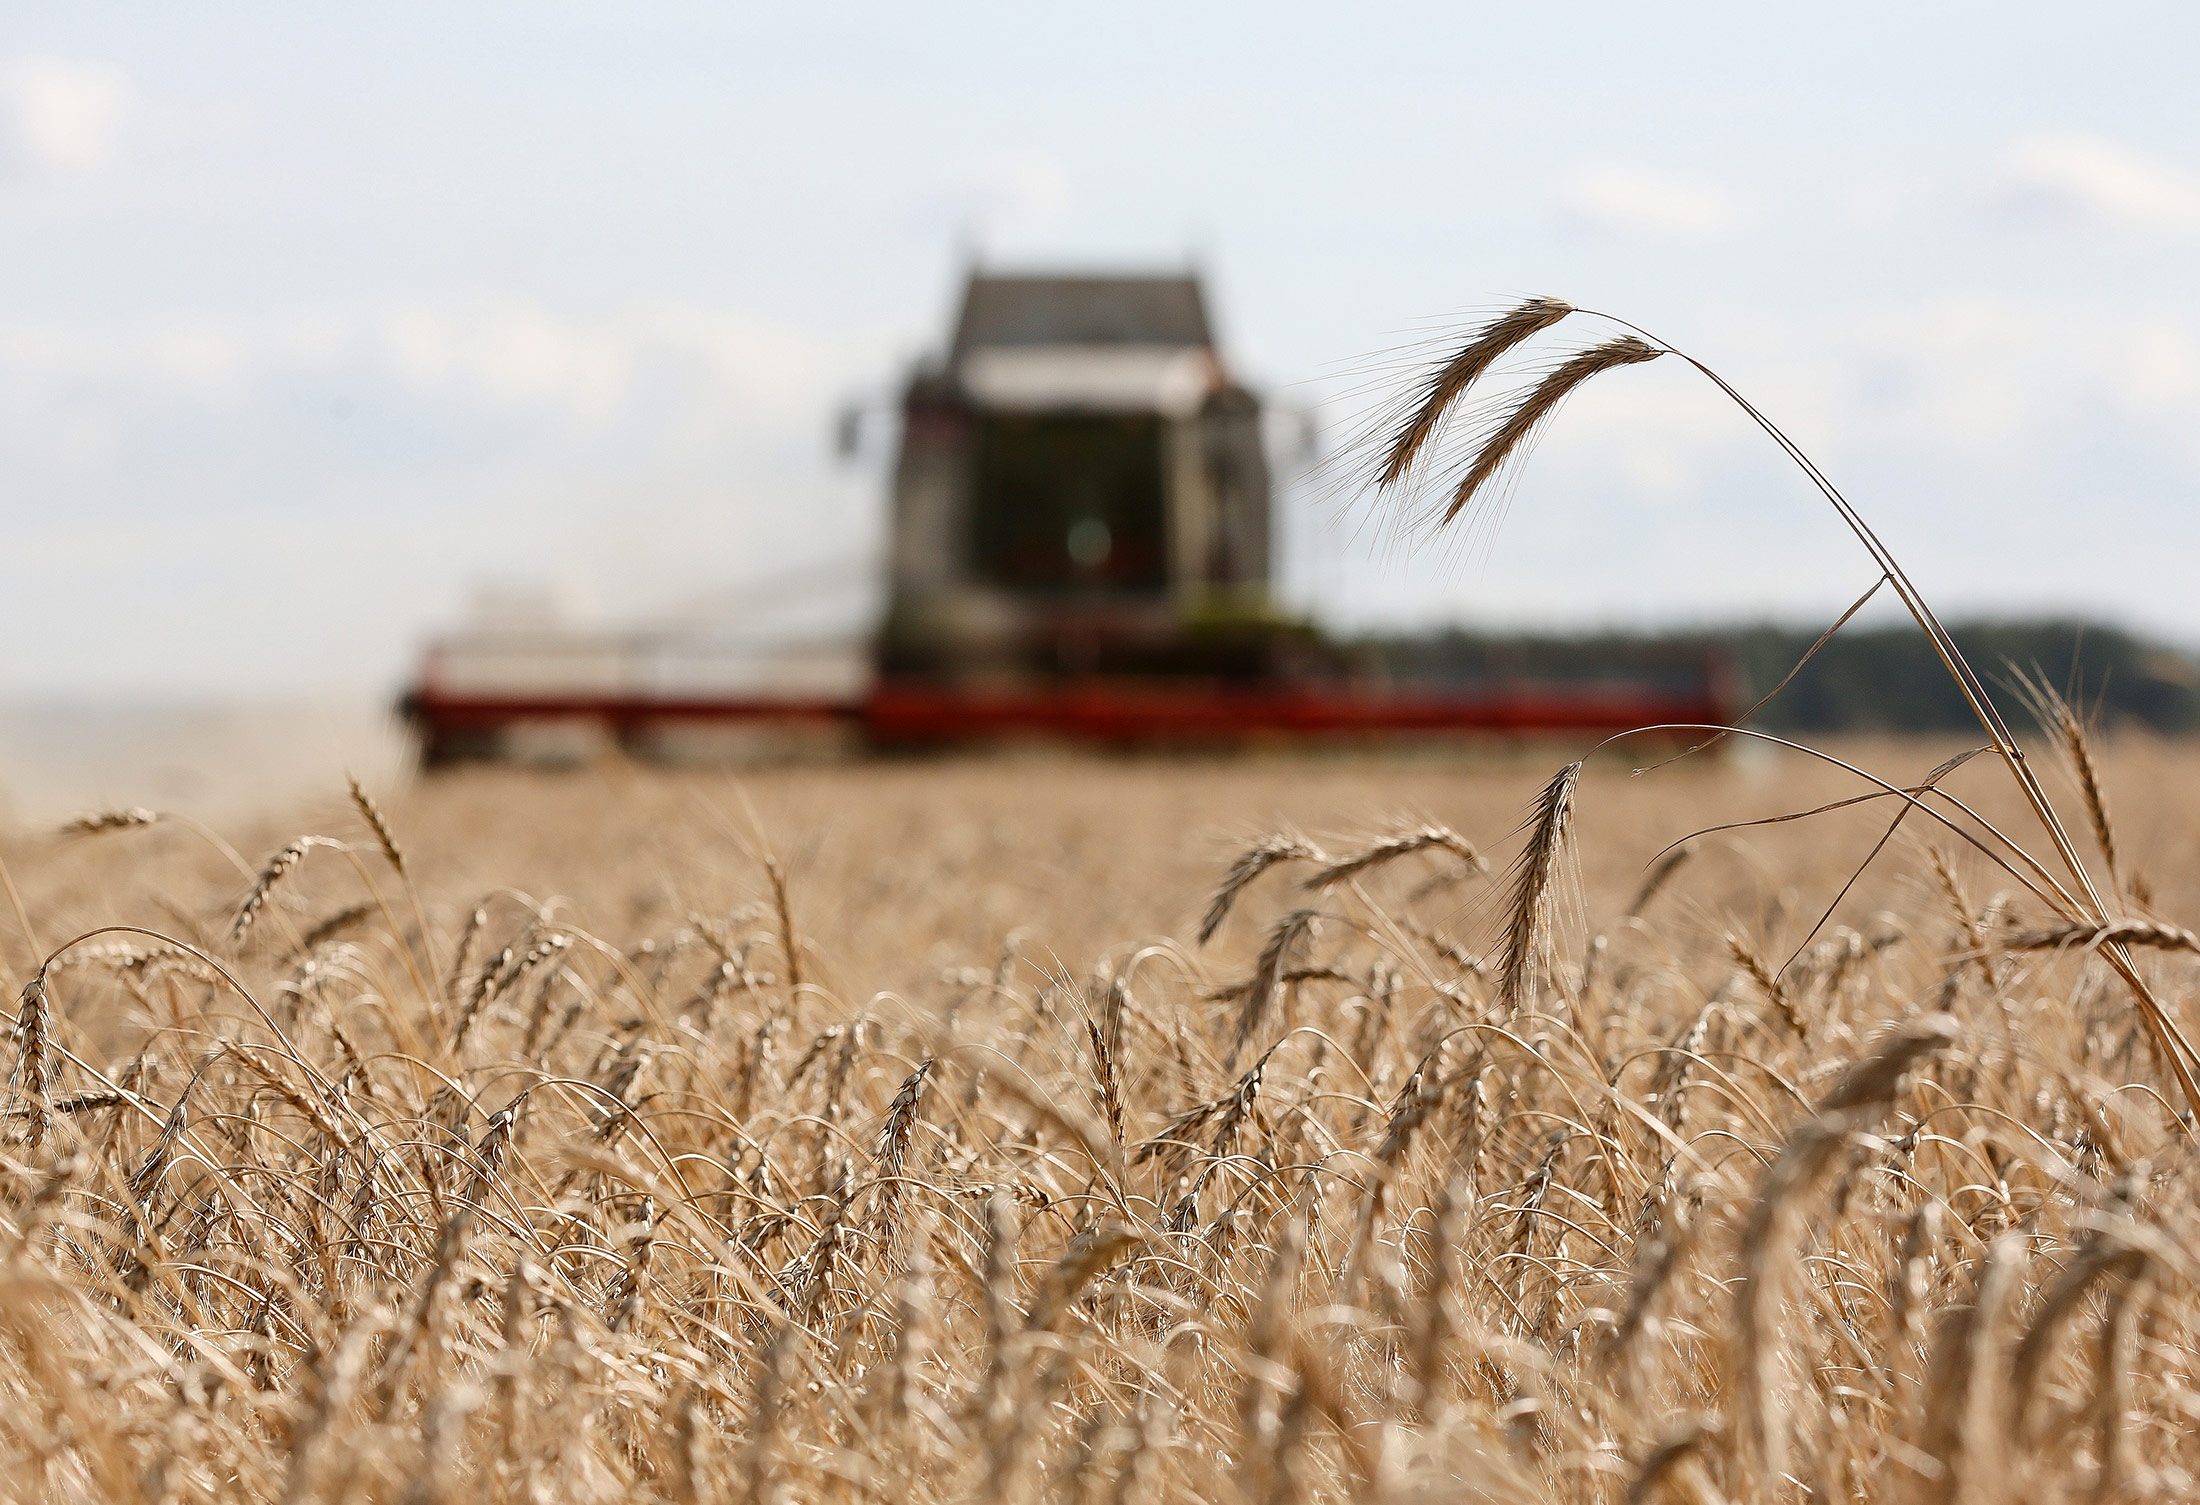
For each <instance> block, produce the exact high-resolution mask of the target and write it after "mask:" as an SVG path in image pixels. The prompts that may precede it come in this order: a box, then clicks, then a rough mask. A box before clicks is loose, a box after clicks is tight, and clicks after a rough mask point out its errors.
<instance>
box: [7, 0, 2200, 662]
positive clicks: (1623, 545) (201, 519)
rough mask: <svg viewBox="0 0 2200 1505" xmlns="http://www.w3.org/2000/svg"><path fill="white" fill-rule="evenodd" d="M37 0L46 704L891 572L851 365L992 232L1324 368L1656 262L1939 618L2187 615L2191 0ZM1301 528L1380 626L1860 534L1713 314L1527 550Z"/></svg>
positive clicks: (1236, 337)
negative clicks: (220, 0)
mask: <svg viewBox="0 0 2200 1505" xmlns="http://www.w3.org/2000/svg"><path fill="white" fill-rule="evenodd" d="M6 9H7V12H8V24H7V26H6V27H5V28H4V29H0V46H4V47H5V49H6V50H5V51H4V52H0V268H4V269H5V271H4V275H0V550H4V551H5V559H6V562H7V566H8V568H7V572H6V578H7V580H8V583H9V587H10V589H9V591H8V596H9V606H8V609H7V614H6V618H5V620H6V622H7V629H6V631H5V632H0V695H12V696H17V697H21V696H26V695H47V694H52V693H57V692H61V693H77V694H85V695H92V696H108V695H115V696H120V695H131V694H142V693H146V692H160V693H167V694H217V695H240V694H259V695H287V694H294V693H297V692H300V691H320V692H326V693H333V694H338V695H357V694H362V693H368V692H374V693H379V692H381V691H383V690H385V689H386V688H388V687H390V686H392V685H394V684H395V683H396V682H397V681H398V680H399V679H400V678H401V677H402V675H403V673H404V670H405V667H406V665H407V663H408V661H409V659H410V657H411V655H412V653H413V651H414V649H415V646H416V644H417V642H418V640H419V639H420V637H421V636H422V634H424V633H425V632H427V631H429V630H431V629H432V628H433V627H435V626H436V625H437V624H439V623H445V622H449V621H451V620H454V619H456V618H457V617H458V616H459V615H460V614H461V613H462V611H463V609H464V607H465V603H466V601H467V598H468V595H469V593H470V592H471V591H472V590H474V589H475V588H476V587H478V586H479V585H481V584H483V583H485V582H488V583H494V582H505V583H512V584H527V583H529V582H540V583H544V584H546V585H548V586H550V587H551V588H553V589H554V590H555V591H557V592H558V593H559V594H560V596H561V597H562V598H563V599H565V600H567V601H568V602H570V603H572V604H573V606H574V607H575V609H577V610H582V611H592V612H594V613H597V614H598V615H600V616H602V617H604V618H608V619H622V618H637V617H646V616H661V615H664V614H666V613H668V612H676V611H681V610H685V609H689V608H690V607H692V606H693V605H694V604H695V603H697V602H708V601H716V602H719V603H735V604H739V603H742V602H751V603H753V606H754V609H755V610H757V611H758V612H767V611H769V612H783V611H784V606H783V603H784V602H785V601H787V600H788V599H789V598H790V597H793V598H794V599H796V600H797V602H798V604H799V607H800V612H802V613H807V615H808V617H809V618H810V619H811V621H812V622H813V623H814V622H826V621H833V620H838V621H843V622H853V621H857V620H860V617H861V613H862V612H863V610H864V609H865V606H866V597H865V594H864V590H863V582H864V580H865V578H866V573H865V567H866V564H867V562H868V561H870V560H872V559H874V558H875V557H876V555H877V552H878V542H879V538H878V534H879V526H880V518H881V516H882V494H881V493H882V489H883V478H882V466H883V461H884V456H883V455H878V454H874V455H873V456H871V457H870V458H868V459H867V460H865V461H862V462H859V463H858V464H857V465H855V466H853V467H841V466H836V464H835V463H834V462H833V460H832V458H831V455H830V451H829V446H828V436H829V432H830V422H831V416H832V413H833V411H834V409H835V408H836V406H838V405H839V404H840V403H842V402H843V401H845V400H847V399H849V398H850V397H871V398H876V397H879V396H882V395H884V394H886V393H888V392H890V390H891V388H892V385H893V383H894V381H895V379H896V377H897V374H898V373H899V372H900V371H901V369H902V368H903V366H904V365H905V363H906V362H907V361H908V360H909V359H910V358H911V356H913V355H914V354H915V353H917V352H919V351H920V350H922V349H924V348H926V347H927V346H928V345H931V344H935V343H936V342H937V341H938V339H939V337H940V335H941V332H942V327H943V324H944V321H945V319H946V317H947V314H948V312H949V310H950V306H951V301H952V297H953V293H954V290H955V282H956V278H957V276H958V270H959V267H960V265H961V262H962V258H963V256H964V254H965V249H964V248H965V247H969V246H975V247H977V248H978V249H979V250H980V251H981V252H982V254H983V255H984V257H985V258H986V259H987V260H988V261H989V262H991V263H994V264H999V265H1004V266H1034V265H1037V266H1057V265H1076V266H1084V265H1109V264H1114V263H1117V262H1123V261H1128V262H1131V263H1135V264H1141V265H1154V266H1164V267H1165V266H1172V265H1180V264H1182V263H1184V262H1185V261H1186V260H1187V259H1188V258H1189V259H1194V260H1196V261H1197V262H1198V263H1199V264H1200V265H1201V266H1202V267H1204V268H1205V269H1206V271H1207V272H1208V273H1209V275H1210V278H1211V281H1212V292H1213V295H1214V299H1215V303H1216V306H1217V308H1218V310H1219V313H1220V315H1221V318H1222V322H1223V332H1224V337H1225V340H1226V342H1227V344H1228V347H1229V349H1230V350H1231V352H1232V353H1233V354H1234V356H1235V358H1236V361H1237V364H1238V365H1239V366H1240V367H1241V368H1242V370H1243V371H1244V372H1245V373H1246V374H1247V376H1248V377H1249V378H1250V379H1252V380H1253V381H1255V382H1256V383H1258V384H1260V385H1261V386H1263V387H1264V388H1265V389H1266V390H1267V391H1268V392H1269V393H1270V394H1271V395H1272V396H1274V397H1275V398H1277V399H1278V400H1280V401H1281V402H1282V403H1284V404H1285V405H1287V406H1297V407H1302V408H1307V409H1311V410H1315V411H1318V412H1320V413H1322V414H1324V415H1326V416H1327V417H1328V418H1329V419H1331V420H1332V421H1333V422H1335V421H1339V420H1341V418H1342V417H1343V416H1344V415H1346V414H1348V413H1349V411H1350V410H1351V406H1352V400H1351V399H1350V397H1349V395H1348V394H1350V393H1351V392H1353V391H1354V390H1356V389H1359V388H1361V387H1364V386H1365V385H1366V384H1367V382H1368V380H1369V378H1370V376H1371V375H1373V374H1375V373H1377V372H1378V370H1379V369H1380V368H1381V366H1382V364H1383V362H1384V360H1385V357H1384V354H1383V353H1384V352H1385V351H1393V350H1396V349H1397V348H1398V347H1400V346H1403V345H1407V344H1410V343H1413V342H1415V341H1418V340H1421V339H1423V338H1425V337H1427V336H1428V335H1429V334H1430V333H1431V332H1432V331H1435V330H1442V329H1446V328H1455V327H1458V325H1459V323H1460V321H1461V320H1463V319H1465V318H1468V317H1471V315H1472V312H1473V311H1474V310H1477V309H1482V308H1487V307H1489V306H1491V305H1493V304H1498V303H1502V302H1503V301H1505V300H1507V299H1511V298H1515V297H1517V296H1520V295H1522V294H1526V293H1537V292H1545V293H1551V294H1556V295H1559V296H1563V297H1566V298H1568V299H1570V300H1573V301H1575V302H1577V303H1580V304H1583V305H1585V306H1594V307H1600V308H1605V309H1609V310H1611V311H1613V312H1615V313H1619V314H1622V315H1624V316H1626V317H1629V318H1632V319H1634V320H1636V321H1637V322H1640V323H1642V324H1644V325H1647V326H1648V327H1649V328H1651V329H1652V330H1654V331H1656V332H1657V333H1658V334H1659V335H1661V336H1662V337H1664V338H1666V339H1669V340H1672V341H1674V342H1676V343H1678V344H1680V345H1682V346H1685V347H1687V348H1688V349H1690V350H1691V351H1692V352H1694V353H1695V354H1697V355H1699V356H1700V357H1702V358H1704V359H1706V360H1708V361H1709V362H1710V363H1712V364H1713V365H1715V366H1717V367H1719V368H1720V369H1721V370H1722V371H1723V372H1724V373H1725V374H1727V375H1728V376H1729V377H1731V378H1732V379H1733V380H1734V381H1736V382H1737V384H1739V385H1740V386H1742V387H1743V388H1744V389H1745V390H1746V391H1747V392H1749V393H1750V394H1751V395H1752V396H1753V397H1755V398H1756V399H1757V400H1758V401H1759V402H1760V403H1761V405H1763V406H1765V407H1767V408H1769V409H1770V410H1771V411H1772V412H1773V413H1774V414H1775V415H1776V416H1778V417H1780V418H1781V419H1782V420H1783V421H1786V422H1787V423H1789V425H1790V426H1791V428H1792V429H1793V431H1794V432H1795V433H1796V434H1797V436H1798V437H1799V438H1801V439H1802V440H1803V442H1804V443H1805V444H1806V446H1807V447H1809V448H1810V449H1811V450H1812V451H1813V452H1814V454H1815V455H1816V456H1817V458H1818V459H1819V461H1820V462H1821V463H1822V464H1824V465H1825V467H1826V468H1827V469H1828V470H1829V471H1831V472H1832V473H1833V474H1834V475H1835V477H1837V478H1838V479H1839V480H1840V481H1842V482H1843V483H1844V484H1845V485H1846V486H1847V487H1848V489H1849V491H1850V494H1851V495H1852V496H1853V497H1854V498H1855V499H1856V500H1857V501H1858V503H1859V504H1860V505H1861V506H1862V507H1863V508H1864V510H1865V511H1866V512H1867V514H1869V515H1870V516H1871V517H1872V518H1873V519H1874V520H1875V521H1877V522H1878V523H1879V524H1881V526H1882V531H1883V532H1884V533H1886V535H1887V536H1888V537H1889V539H1890V541H1891V542H1893V543H1894V544H1895V546H1896V548H1897V550H1898V552H1903V553H1905V554H1906V555H1907V558H1908V560H1909V562H1910V564H1911V566H1912V569H1913V571H1914V573H1915V574H1916V575H1917V576H1918V577H1919V578H1920V579H1921V581H1922V582H1923V583H1924V584H1925V586H1926V588H1927V590H1928V592H1929V593H1931V594H1932V595H1933V596H1934V597H1935V598H1936V599H1937V601H1938V602H1939V603H1940V604H1941V605H1942V607H1943V608H1944V609H1945V610H1947V611H1952V612H1959V613H1960V612H1963V611H1967V610H1987V609H1992V610H2006V611H2032V610H2042V609H2071V610H2079V611H2084V612H2087V613H2090V614H2095V615H2101V616H2106V617H2110V618H2113V619H2117V620H2121V621H2125V622H2128V623H2131V624H2133V625H2138V626H2142V627H2146V628H2150V629H2154V630H2158V631H2161V632H2164V633H2167V634H2170V635H2172V636H2174V637H2176V638H2177V639H2179V640H2180V641H2186V642H2200V590H2195V589H2194V583H2195V581H2196V579H2200V513H2196V509H2195V507H2194V505H2193V503H2194V499H2195V497H2196V495H2200V421H2196V420H2200V296H2196V293H2195V287H2194V281H2195V268H2196V267H2200V109H2196V108H2195V104H2194V93H2193V84H2192V68H2193V60H2194V59H2195V58H2196V57H2200V21H2196V20H2195V17H2196V16H2200V12H2195V11H2194V10H2193V9H2192V8H2191V7H2189V6H2168V5H2163V6H2155V7H2145V6H2127V7H2118V6H2090V7H2083V8H2080V7H2072V6H2067V5H2056V6H2047V5H2030V4H2012V3H2001V4H1995V5H1977V6H1954V5H1949V6H1920V5H1917V4H1915V3H1908V4H1903V5H1900V6H1879V5H1870V4H1861V5H1859V4H1851V5H1846V6H1842V7H1838V8H1835V7H1820V8H1818V11H1819V14H1820V19H1815V20H1806V19H1798V18H1797V11H1798V10H1799V8H1794V7H1778V6H1766V5H1763V4H1761V3H1753V4H1748V5H1735V6H1730V7H1721V6H1642V5H1637V4H1629V5H1611V6H1592V5H1571V6H1563V7H1561V6H1540V7H1529V6H1519V5H1509V6H1505V7H1503V8H1482V7H1474V6H1467V5H1458V4H1451V5H1441V6H1430V7H1427V8H1407V7H1390V8H1381V7H1368V6H1352V7H1340V6H1295V5H1285V4H1279V3H1273V0H1271V3H1268V4H1263V5H1259V6H1243V7H1227V8H1226V7H1219V6H1210V7H1187V6H1184V5H1181V4H1177V5H1168V6H1157V7H1153V8H1143V7H1132V6H1123V5H1095V6H1080V7H1048V6H1032V5H1015V6H1008V5H1003V6H998V7H977V6H955V5H944V4H933V5H926V6H910V5H894V6H876V7H869V6H803V7H797V6H785V5H779V6H772V7H769V8H762V7H759V8H754V9H751V8H746V7H741V6H729V5H725V4H713V5H707V6H706V5H698V6H679V5H670V4H659V5H640V4H636V5H618V6H612V5H597V6H586V7H580V6H563V5H556V4H548V3H543V0H530V3H527V4H523V5H522V4H514V5H510V6H504V5H488V4H459V3H450V0H444V3H439V4H436V5H432V6H428V5H423V6H409V5H400V4H395V3H383V4H377V5H373V6H353V7H350V8H348V11H347V12H345V13H342V14H339V13H337V12H336V11H335V10H334V8H331V7H322V6H301V5H295V4H283V5H266V6H224V5H219V4H212V3H199V4H193V5H190V6H151V5H147V6H142V7H131V6H119V5H91V4H85V5H67V6H35V7H34V6H31V5H28V4H24V3H19V0H18V3H10V4H7V5H6ZM1286 531H1287V540H1286V546H1287V561H1286V575H1287V581H1286V583H1287V586H1288V588H1289V589H1290V591H1291V592H1292V594H1293V597H1294V599H1296V600H1298V601H1300V602H1303V603H1306V604H1309V605H1311V606H1312V607H1314V608H1315V609H1317V610H1318V611H1320V612H1321V613H1322V614H1323V615H1324V616H1325V617H1327V618H1329V619H1330V620H1332V621H1337V622H1353V623H1364V622H1373V621H1383V622H1426V621H1432V620H1449V619H1458V620H1467V621H1474V622H1484V623H1517V622H1535V623H1552V622H1565V623H1604V622H1673V621H1689V622H1692V621H1700V620H1713V619H1727V618H1733V617H1738V616H1757V615H1768V614H1769V615H1775V616H1779V617H1783V618H1792V619H1796V620H1808V619H1810V618H1811V617H1812V616H1813V615H1814V614H1815V615H1821V616H1823V615H1827V614H1830V613H1831V612H1834V611H1838V610H1839V608H1840V607H1841V606H1842V605H1843V604H1845V603H1846V602H1847V601H1848V600H1849V599H1850V598H1851V597H1853V596H1854V595H1855V594H1856V593H1857V591H1858V590H1860V589H1861V588H1862V587H1863V586H1864V585H1865V584H1868V583H1869V580H1870V578H1871V572H1870V571H1869V570H1868V569H1866V568H1865V566H1864V563H1863V561H1862V559H1861V557H1860V556H1859V555H1858V554H1857V552H1856V550H1855V548H1854V546H1853V545H1852V544H1850V543H1848V542H1847V541H1846V540H1845V539H1844V537H1843V536H1842V535H1841V534H1840V533H1839V532H1838V531H1836V529H1835V527H1834V525H1833V524H1832V522H1831V520H1830V518H1829V517H1828V516H1826V515H1825V514H1824V513H1823V510H1822V509H1821V508H1819V507H1817V506H1815V505H1814V504H1813V503H1812V502H1811V501H1810V500H1809V498H1808V497H1807V496H1806V495H1805V494H1804V492H1803V490H1802V488H1801V486H1800V484H1799V482H1798V481H1797V480H1796V479H1795V477H1794V476H1793V474H1792V473H1791V472H1788V471H1786V470H1783V469H1782V468H1781V466H1780V465H1779V464H1778V463H1777V462H1776V457H1775V456H1773V455H1772V454H1771V453H1769V449H1768V446H1767V445H1766V444H1765V442H1764V441H1763V440H1762V438H1760V437H1756V436H1754V435H1753V431H1751V430H1749V429H1747V428H1746V427H1745V426H1744V424H1743V423H1742V421H1741V420H1740V419H1739V417H1738V416H1737V415H1736V414H1735V413H1734V412H1733V411H1732V410H1731V409H1728V408H1724V407H1722V406H1721V404H1720V402H1719V401H1718V400H1717V399H1716V398H1715V396H1714V395H1713V394H1711V393H1710V392H1709V391H1708V390H1707V389H1706V387H1705V386H1704V384H1703V383H1702V382H1701V381H1700V379H1692V378H1691V377H1690V376H1689V375H1688V374H1687V373H1686V371H1685V370H1684V369H1682V368H1680V367H1679V365H1678V363H1676V362H1661V363H1659V364H1658V365H1654V366H1650V367H1645V368H1641V369H1637V370H1632V371H1627V372H1622V373H1619V374H1617V375H1615V376H1613V377H1610V378H1607V379H1606V380H1605V381H1604V382H1603V383H1602V384H1601V386H1600V387H1599V388H1596V389H1592V390H1591V391H1589V392H1587V393H1585V394H1584V395H1583V396H1582V397H1581V398H1579V399H1578V400H1577V401H1576V402H1575V403H1574V404H1573V405H1572V406H1570V407H1569V408H1568V409H1567V410H1566V411H1565V412H1564V413H1563V414H1562V415H1561V417H1560V419H1559V422H1558V424H1557V426H1556V427H1555V428H1554V429H1553V430H1552V432H1551V434H1550V437H1549V438H1548V440H1547V441H1546V443H1545V445H1544V447H1543V449H1542V451H1541V453H1540V454H1539V455H1538V456H1537V457H1536V461H1535V464H1534V465H1533V466H1532V467H1531V468H1530V469H1529V470H1528V471H1527V472H1526V473H1525V474H1524V475H1523V477H1522V478H1521V479H1520V481H1519V483H1518V485H1517V487H1516V488H1515V491H1514V494H1513V497H1512V504H1511V508H1510V514H1509V516H1508V518H1507V520H1506V524H1505V528H1504V530H1503V531H1502V532H1501V533H1500V534H1499V535H1498V536H1497V537H1496V539H1495V540H1494V542H1493V543H1491V544H1489V545H1488V546H1486V547H1483V548H1479V549H1477V550H1474V551H1471V552H1469V553H1466V554H1464V555H1461V554H1460V553H1459V551H1456V550H1451V551H1436V550H1422V551H1420V553H1419V554H1418V555H1416V554H1414V553H1413V552H1412V551H1407V550H1401V549H1399V548H1397V547H1395V546H1392V547H1389V548H1387V549H1386V548H1384V547H1382V546H1381V538H1380V536H1379V535H1380V530H1379V529H1377V528H1375V527H1374V526H1372V523H1371V521H1370V519H1369V517H1368V516H1367V514H1366V513H1365V512H1364V511H1363V510H1356V509H1354V508H1352V507H1351V506H1349V505H1347V502H1346V499H1340V498H1338V497H1336V496H1335V495H1334V494H1333V493H1325V492H1321V490H1320V488H1316V487H1305V486H1302V487H1300V488H1298V489H1297V490H1296V492H1295V493H1294V499H1293V502H1292V505H1291V510H1290V513H1289V516H1288V519H1287V530H1286ZM836 580H837V581H839V582H840V583H839V584H835V583H834V582H835V581H836ZM798 614H799V613H798Z"/></svg>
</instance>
